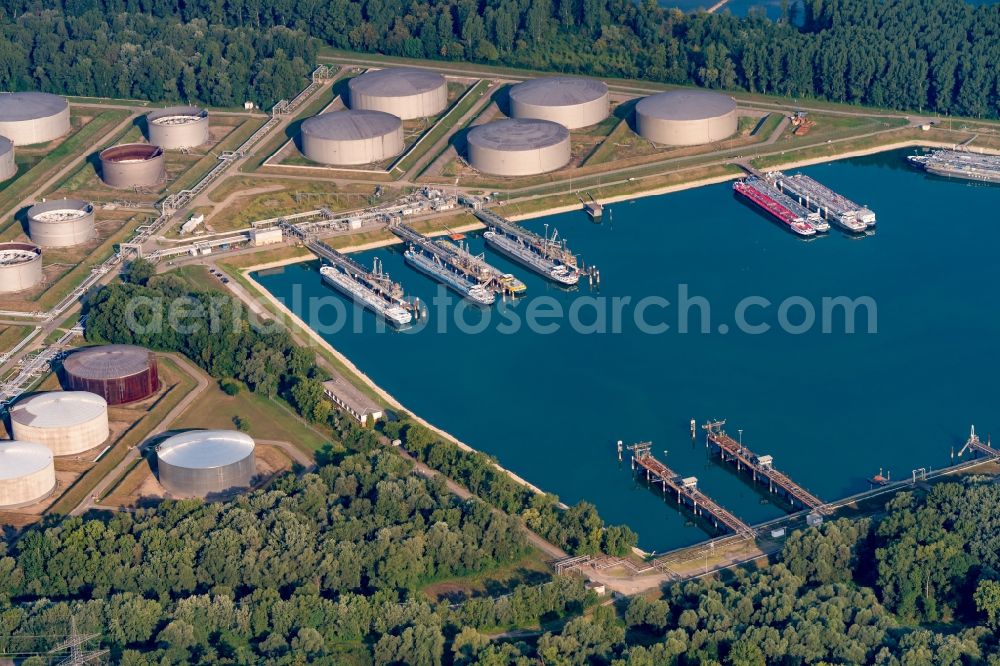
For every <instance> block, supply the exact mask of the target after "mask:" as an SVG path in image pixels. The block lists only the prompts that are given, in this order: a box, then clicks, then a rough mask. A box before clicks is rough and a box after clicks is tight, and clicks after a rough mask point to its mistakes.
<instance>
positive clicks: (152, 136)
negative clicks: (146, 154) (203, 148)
mask: <svg viewBox="0 0 1000 666" xmlns="http://www.w3.org/2000/svg"><path fill="white" fill-rule="evenodd" d="M146 131H147V136H148V137H149V142H150V143H151V144H153V145H156V146H159V147H160V148H163V149H164V150H181V149H182V148H195V147H197V146H200V145H201V144H203V143H208V139H209V133H208V111H206V110H205V109H200V108H198V107H197V106H171V107H167V108H165V109H157V110H156V111H151V112H149V113H148V114H146Z"/></svg>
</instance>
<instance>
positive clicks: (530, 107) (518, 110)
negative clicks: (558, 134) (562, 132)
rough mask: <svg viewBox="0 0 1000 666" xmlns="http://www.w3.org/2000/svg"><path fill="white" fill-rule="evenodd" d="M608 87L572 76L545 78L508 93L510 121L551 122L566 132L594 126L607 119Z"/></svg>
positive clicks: (602, 83)
mask: <svg viewBox="0 0 1000 666" xmlns="http://www.w3.org/2000/svg"><path fill="white" fill-rule="evenodd" d="M609 108H610V107H609V102H608V87H607V86H606V85H604V82H602V81H596V80H594V79H583V78H579V77H576V76H549V77H545V78H541V79H532V80H531V81H525V82H524V83H518V84H517V85H515V86H513V87H512V88H511V89H510V112H511V115H512V116H513V117H514V118H537V119H539V120H551V121H552V122H554V123H559V124H560V125H562V126H563V127H567V128H569V129H577V128H579V127H587V126H589V125H596V124H597V123H599V122H601V121H602V120H604V119H605V118H607V117H608V111H609Z"/></svg>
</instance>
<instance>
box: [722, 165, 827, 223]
mask: <svg viewBox="0 0 1000 666" xmlns="http://www.w3.org/2000/svg"><path fill="white" fill-rule="evenodd" d="M733 191H734V192H736V194H738V195H740V196H742V197H743V198H745V199H747V200H748V201H750V202H751V203H752V204H754V205H755V206H757V207H758V208H760V209H762V210H763V211H764V212H766V213H769V214H770V215H771V216H772V217H773V218H775V219H776V220H778V221H779V222H781V223H782V224H784V225H785V226H787V227H788V228H789V229H790V230H791V231H792V232H793V233H795V234H798V235H799V236H815V235H816V231H817V229H816V228H815V227H814V226H813V219H811V218H818V217H819V216H818V215H816V214H815V213H810V212H809V211H808V210H806V209H805V208H803V207H802V206H800V205H799V204H798V203H796V202H795V201H793V200H792V199H791V198H789V197H788V196H787V195H785V194H782V193H781V192H780V191H778V189H777V188H775V187H774V186H773V185H770V184H769V183H767V182H766V181H764V180H762V179H760V178H757V177H756V176H750V177H749V178H746V179H743V180H738V181H736V182H735V183H733ZM826 228H827V229H829V225H826Z"/></svg>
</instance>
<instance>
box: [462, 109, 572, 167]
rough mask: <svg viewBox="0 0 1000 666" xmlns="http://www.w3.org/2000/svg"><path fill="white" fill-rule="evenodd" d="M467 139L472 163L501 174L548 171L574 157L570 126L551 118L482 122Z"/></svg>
mask: <svg viewBox="0 0 1000 666" xmlns="http://www.w3.org/2000/svg"><path fill="white" fill-rule="evenodd" d="M466 141H467V144H468V153H469V154H468V157H469V163H470V164H471V165H472V166H473V167H474V168H476V169H478V170H479V171H482V172H484V173H490V174H494V175H497V176H529V175H534V174H539V173H546V172H548V171H554V170H556V169H559V168H561V167H563V166H565V165H566V163H567V162H569V159H570V149H571V147H570V140H569V130H567V129H566V128H565V127H563V126H562V125H560V124H558V123H554V122H550V121H548V120H532V119H506V120H498V121H496V122H493V123H486V124H485V125H478V126H476V127H474V128H472V129H471V130H470V131H469V134H468V136H467V138H466Z"/></svg>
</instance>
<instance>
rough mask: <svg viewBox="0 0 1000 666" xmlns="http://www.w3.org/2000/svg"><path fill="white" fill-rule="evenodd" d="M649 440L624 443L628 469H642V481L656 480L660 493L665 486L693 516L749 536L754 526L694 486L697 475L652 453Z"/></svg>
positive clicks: (751, 534)
mask: <svg viewBox="0 0 1000 666" xmlns="http://www.w3.org/2000/svg"><path fill="white" fill-rule="evenodd" d="M652 447H653V444H652V442H641V443H639V444H633V445H632V446H630V447H628V449H629V451H631V452H632V470H633V471H635V470H639V469H643V470H645V471H646V481H647V482H649V483H650V484H655V483H659V484H661V486H662V488H663V494H664V495H666V494H667V488H669V489H670V490H671V491H672V492H673V493H674V494H675V495H676V496H677V502H678V504H685V505H687V506H688V507H689V508H690V509H691V511H692V513H694V515H695V516H701V517H703V518H707V519H708V520H710V521H711V522H712V524H713V525H715V527H716V528H717V529H723V528H724V529H727V530H729V531H730V532H733V533H734V534H736V535H739V536H745V537H748V538H751V537H753V536H754V535H755V532H754V529H753V528H752V527H750V526H749V525H747V524H746V523H744V522H743V521H742V520H740V519H739V518H737V517H736V516H735V515H733V514H732V513H730V512H729V511H727V510H726V509H725V508H723V507H722V506H720V505H719V504H717V503H716V502H715V501H714V500H712V498H711V497H709V496H708V495H706V494H705V493H703V492H701V491H700V490H698V479H696V478H695V477H693V476H689V477H682V476H681V475H679V474H678V473H677V472H675V471H673V470H672V469H670V468H669V467H667V466H666V465H664V464H663V463H662V462H660V461H659V460H657V459H656V458H655V457H653V454H652V453H651V449H652Z"/></svg>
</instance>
